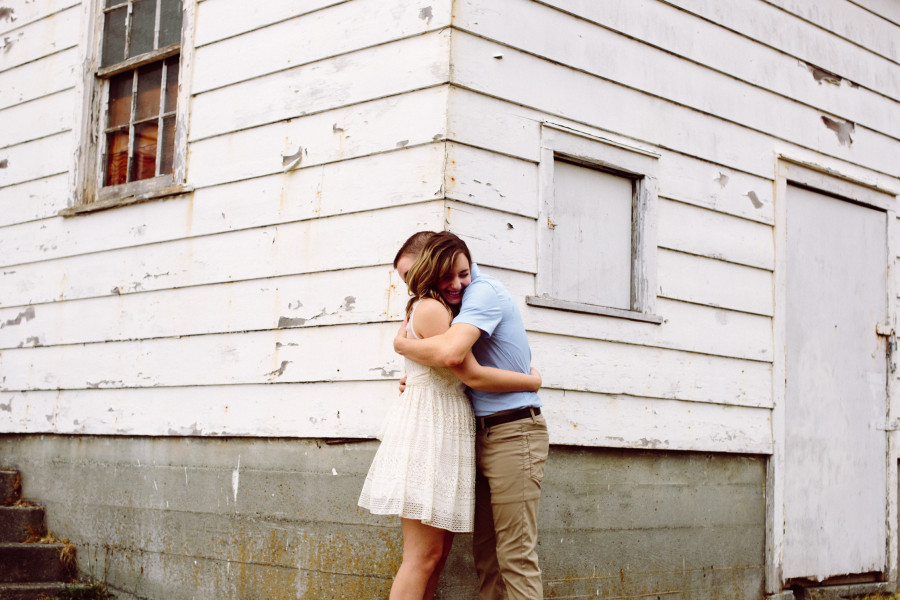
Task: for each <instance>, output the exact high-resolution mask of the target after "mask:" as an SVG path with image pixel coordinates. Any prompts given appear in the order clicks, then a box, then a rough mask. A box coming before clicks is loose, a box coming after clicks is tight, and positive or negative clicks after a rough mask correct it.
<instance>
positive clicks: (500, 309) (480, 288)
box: [453, 263, 541, 417]
mask: <svg viewBox="0 0 900 600" xmlns="http://www.w3.org/2000/svg"><path fill="white" fill-rule="evenodd" d="M453 322H454V323H468V324H469V325H473V326H475V327H477V328H478V329H480V330H481V337H480V338H479V339H478V341H476V342H475V345H474V346H472V354H474V355H475V358H476V359H477V360H478V362H479V363H480V364H482V365H484V366H486V367H497V368H498V369H506V370H508V371H519V372H520V373H528V372H529V370H530V369H531V348H530V347H529V346H528V338H527V337H526V335H525V324H524V323H523V322H522V315H521V314H520V313H519V307H518V306H517V305H516V303H515V301H514V300H513V299H512V296H510V295H509V292H508V291H506V288H505V287H503V284H502V283H500V282H499V281H497V280H496V279H494V278H493V277H491V276H490V275H483V274H481V273H480V272H479V269H478V265H476V264H475V263H472V283H471V284H469V287H467V288H466V291H465V292H464V293H463V300H462V306H461V308H460V311H459V314H458V315H457V316H456V318H455V319H453ZM466 393H467V394H468V396H469V399H470V400H471V401H472V408H473V409H474V411H475V416H476V417H484V416H487V415H492V414H494V413H496V412H500V411H503V410H510V409H515V408H523V407H526V406H535V407H537V406H540V405H541V399H540V398H539V397H538V395H537V393H535V392H503V393H499V392H482V391H481V390H473V389H471V388H466Z"/></svg>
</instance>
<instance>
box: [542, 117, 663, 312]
mask: <svg viewBox="0 0 900 600" xmlns="http://www.w3.org/2000/svg"><path fill="white" fill-rule="evenodd" d="M657 162H658V161H657V156H656V155H655V154H653V153H650V152H647V151H645V150H641V149H639V148H632V147H630V146H626V145H624V144H619V143H617V142H612V141H610V140H605V139H603V138H599V137H596V136H591V135H589V134H584V133H581V132H576V131H574V130H571V129H568V128H565V127H562V126H558V125H553V124H549V123H545V124H544V127H543V131H542V153H541V167H540V169H541V195H542V202H541V216H540V218H539V223H538V231H539V235H538V243H539V248H538V274H537V295H535V296H529V297H528V298H527V302H528V304H531V305H533V306H543V307H546V308H557V309H563V310H572V311H577V312H587V313H593V314H601V315H607V316H616V317H624V318H628V319H633V320H639V321H648V322H653V323H660V322H662V319H660V318H659V317H658V316H656V315H654V314H653V309H654V306H655V289H654V288H655V285H656V282H655V279H656V278H655V274H656V270H655V253H656V241H655V235H654V231H655V229H654V227H653V224H654V221H653V219H654V217H653V211H654V210H655V207H656V170H657Z"/></svg>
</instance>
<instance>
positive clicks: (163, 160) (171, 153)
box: [159, 117, 175, 174]
mask: <svg viewBox="0 0 900 600" xmlns="http://www.w3.org/2000/svg"><path fill="white" fill-rule="evenodd" d="M160 143H161V144H162V156H161V157H160V160H159V173H160V174H163V173H172V170H173V167H174V165H175V117H166V118H165V119H163V134H162V141H161V142H160Z"/></svg>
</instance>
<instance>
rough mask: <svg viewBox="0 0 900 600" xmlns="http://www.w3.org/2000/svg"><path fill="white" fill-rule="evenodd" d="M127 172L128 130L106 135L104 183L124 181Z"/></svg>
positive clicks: (113, 183)
mask: <svg viewBox="0 0 900 600" xmlns="http://www.w3.org/2000/svg"><path fill="white" fill-rule="evenodd" d="M127 173H128V131H127V130H125V131H117V132H114V133H109V134H107V135H106V177H105V178H104V185H119V184H120V183H125V181H126V175H127Z"/></svg>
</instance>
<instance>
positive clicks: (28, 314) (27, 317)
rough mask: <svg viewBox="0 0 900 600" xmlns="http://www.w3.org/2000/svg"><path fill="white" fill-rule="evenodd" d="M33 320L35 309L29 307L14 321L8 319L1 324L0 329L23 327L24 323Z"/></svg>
mask: <svg viewBox="0 0 900 600" xmlns="http://www.w3.org/2000/svg"><path fill="white" fill-rule="evenodd" d="M32 319H34V307H33V306H29V307H28V308H26V309H25V310H23V311H22V312H20V313H19V314H18V315H16V316H15V318H14V319H7V320H6V322H4V323H0V329H3V328H4V327H11V326H13V325H21V324H22V323H23V322H26V321H31V320H32Z"/></svg>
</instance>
